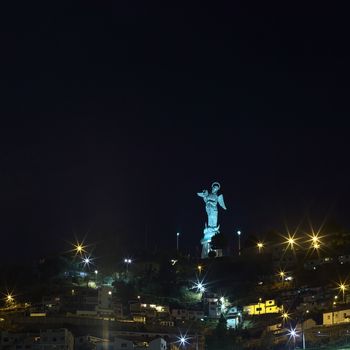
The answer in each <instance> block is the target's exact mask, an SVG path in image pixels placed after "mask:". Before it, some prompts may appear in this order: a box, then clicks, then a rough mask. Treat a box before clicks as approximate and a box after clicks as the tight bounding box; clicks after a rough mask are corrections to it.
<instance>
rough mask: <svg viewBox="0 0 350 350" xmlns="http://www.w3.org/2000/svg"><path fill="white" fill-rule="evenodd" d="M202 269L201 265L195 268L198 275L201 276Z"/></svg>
mask: <svg viewBox="0 0 350 350" xmlns="http://www.w3.org/2000/svg"><path fill="white" fill-rule="evenodd" d="M202 268H203V267H202V266H201V265H198V266H197V270H198V272H199V274H201V272H202Z"/></svg>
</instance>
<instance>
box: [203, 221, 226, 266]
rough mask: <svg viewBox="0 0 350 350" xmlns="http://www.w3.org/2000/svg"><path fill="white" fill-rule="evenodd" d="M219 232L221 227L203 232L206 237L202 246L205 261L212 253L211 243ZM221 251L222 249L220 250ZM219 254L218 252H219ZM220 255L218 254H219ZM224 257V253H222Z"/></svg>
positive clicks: (207, 228)
mask: <svg viewBox="0 0 350 350" xmlns="http://www.w3.org/2000/svg"><path fill="white" fill-rule="evenodd" d="M218 232H219V226H217V227H206V228H205V229H204V230H203V234H204V237H203V238H202V239H201V244H202V255H201V258H202V259H205V258H207V257H208V253H209V252H210V250H211V249H210V242H211V239H212V237H213V236H215V235H216V234H217V233H218ZM220 250H221V249H220ZM217 253H218V252H217ZM217 255H218V254H217ZM221 255H222V252H221Z"/></svg>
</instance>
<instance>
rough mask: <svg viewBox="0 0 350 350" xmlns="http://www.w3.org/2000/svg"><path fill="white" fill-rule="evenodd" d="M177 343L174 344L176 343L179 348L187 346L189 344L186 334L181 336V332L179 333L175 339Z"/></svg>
mask: <svg viewBox="0 0 350 350" xmlns="http://www.w3.org/2000/svg"><path fill="white" fill-rule="evenodd" d="M177 339H178V340H177V341H176V343H178V344H179V345H180V347H186V345H187V344H189V343H190V342H189V339H190V338H189V337H187V333H185V334H182V333H181V332H180V335H179V336H178V337H177Z"/></svg>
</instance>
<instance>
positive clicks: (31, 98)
mask: <svg viewBox="0 0 350 350" xmlns="http://www.w3.org/2000/svg"><path fill="white" fill-rule="evenodd" d="M5 6H7V7H6V8H5V7H4V8H3V9H2V11H1V16H2V17H3V18H2V20H1V23H2V29H1V42H2V44H1V45H2V57H1V63H2V74H1V78H0V82H1V96H2V99H1V107H0V108H1V115H2V118H1V119H2V121H1V130H0V143H1V153H0V157H1V158H0V187H1V188H0V194H1V195H0V203H1V220H0V232H1V237H2V245H1V257H0V260H1V261H6V260H13V259H18V258H19V257H20V258H23V259H24V258H37V257H40V256H43V255H47V254H55V253H57V252H62V251H64V250H67V249H69V245H68V243H67V242H68V241H72V240H73V239H74V235H76V236H77V237H78V238H80V239H81V238H82V237H84V236H86V237H87V238H86V239H87V241H89V242H94V243H96V245H97V248H96V252H97V254H99V255H100V256H101V257H103V256H111V255H113V254H116V255H118V254H120V255H121V256H122V254H132V253H133V252H134V251H135V250H137V249H140V248H145V247H147V248H148V249H152V250H154V249H162V248H169V247H172V248H175V246H176V232H177V231H179V232H181V240H180V246H181V250H182V251H183V252H186V253H187V252H190V253H194V252H195V249H196V246H199V240H200V238H201V236H202V230H203V225H204V222H205V219H206V214H205V211H204V204H203V202H202V200H201V199H200V198H199V197H197V196H196V192H198V191H201V190H203V189H204V188H208V189H209V188H210V185H211V183H212V182H213V181H219V182H220V183H221V185H222V193H223V194H224V197H225V202H226V206H227V207H228V210H227V212H222V211H221V212H220V214H219V221H220V222H221V228H222V230H221V231H222V232H223V233H224V234H226V235H227V236H231V237H232V236H233V234H234V233H235V232H236V231H237V230H238V229H240V230H241V231H242V232H243V235H245V236H247V235H249V234H257V235H258V234H262V233H263V232H265V231H266V230H269V229H272V228H275V229H277V230H278V231H280V232H281V233H284V232H285V226H284V225H285V224H287V225H288V227H291V228H294V227H295V226H297V225H298V224H299V223H300V222H306V221H307V218H310V220H311V221H312V222H313V223H314V224H315V226H317V225H320V223H321V222H322V221H323V220H324V219H325V218H326V217H329V218H332V219H335V220H337V221H338V222H340V223H341V224H342V225H343V226H345V227H347V228H350V218H349V205H348V201H349V195H350V188H349V181H350V180H349V179H350V176H349V175H350V167H349V143H350V141H349V129H348V128H346V126H345V125H344V123H343V124H340V123H339V122H338V120H340V118H342V117H347V116H348V115H349V103H348V100H349V83H348V82H349V78H350V76H349V70H348V65H349V45H348V36H347V32H348V29H349V28H347V26H348V20H347V18H346V14H347V11H346V9H341V8H339V7H338V8H335V7H333V8H332V7H330V6H331V5H330V4H329V3H328V4H327V6H324V7H323V5H322V3H317V6H313V5H312V4H309V5H308V4H305V3H303V4H298V3H297V2H293V3H288V4H285V3H283V4H282V2H270V3H266V2H261V1H256V2H247V1H227V2H219V3H213V2H211V3H205V2H197V1H195V2H191V4H189V2H184V3H181V2H171V3H169V2H166V1H163V2H158V3H156V2H147V1H113V2H94V3H93V2H89V1H81V2H74V4H70V3H69V4H68V2H67V4H66V3H65V2H57V4H52V3H51V2H45V3H41V4H38V3H32V2H25V3H23V4H21V6H19V4H18V3H16V4H14V3H13V4H11V3H10V4H7V5H5Z"/></svg>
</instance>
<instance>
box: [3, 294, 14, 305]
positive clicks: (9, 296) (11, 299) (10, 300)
mask: <svg viewBox="0 0 350 350" xmlns="http://www.w3.org/2000/svg"><path fill="white" fill-rule="evenodd" d="M5 301H6V304H12V303H13V302H14V301H15V298H14V297H13V295H12V294H11V293H8V294H7V295H6V297H5Z"/></svg>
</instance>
